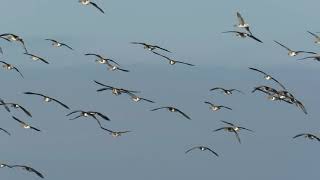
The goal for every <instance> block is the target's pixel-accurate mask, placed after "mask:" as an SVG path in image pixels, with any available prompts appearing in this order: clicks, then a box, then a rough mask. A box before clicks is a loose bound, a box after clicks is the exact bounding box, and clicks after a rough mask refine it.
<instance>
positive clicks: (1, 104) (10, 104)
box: [0, 99, 32, 117]
mask: <svg viewBox="0 0 320 180" xmlns="http://www.w3.org/2000/svg"><path fill="white" fill-rule="evenodd" d="M0 106H4V107H5V109H6V110H7V111H8V112H10V108H9V106H10V107H13V108H15V109H21V110H22V111H23V112H24V113H25V114H26V115H28V116H30V117H32V115H31V113H30V112H29V111H28V110H27V109H25V108H24V107H22V106H21V105H19V104H17V103H7V102H4V101H3V100H2V99H0Z"/></svg>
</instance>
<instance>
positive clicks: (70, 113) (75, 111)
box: [66, 110, 83, 116]
mask: <svg viewBox="0 0 320 180" xmlns="http://www.w3.org/2000/svg"><path fill="white" fill-rule="evenodd" d="M78 112H83V111H81V110H76V111H72V112H70V113H69V114H67V115H66V116H70V115H71V114H74V113H78Z"/></svg>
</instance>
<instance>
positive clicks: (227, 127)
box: [214, 121, 254, 143]
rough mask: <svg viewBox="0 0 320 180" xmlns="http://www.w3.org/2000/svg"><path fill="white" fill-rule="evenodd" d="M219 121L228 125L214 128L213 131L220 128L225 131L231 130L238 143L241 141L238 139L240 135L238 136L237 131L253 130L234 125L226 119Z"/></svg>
mask: <svg viewBox="0 0 320 180" xmlns="http://www.w3.org/2000/svg"><path fill="white" fill-rule="evenodd" d="M221 122H223V123H225V124H227V125H229V126H226V127H222V128H219V129H216V130H214V132H217V131H220V130H225V131H227V132H233V133H234V134H235V135H236V137H237V139H238V142H239V143H241V140H240V137H239V133H238V132H239V131H240V130H247V131H250V132H254V131H252V130H250V129H247V128H244V127H240V126H236V125H234V124H233V123H229V122H227V121H221Z"/></svg>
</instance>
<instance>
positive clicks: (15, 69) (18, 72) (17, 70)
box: [13, 67, 24, 78]
mask: <svg viewBox="0 0 320 180" xmlns="http://www.w3.org/2000/svg"><path fill="white" fill-rule="evenodd" d="M13 69H14V70H16V71H17V72H18V73H19V74H20V76H21V77H22V78H24V77H23V75H22V73H21V72H20V71H19V69H18V68H16V67H13Z"/></svg>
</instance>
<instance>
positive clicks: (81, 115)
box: [66, 110, 110, 127]
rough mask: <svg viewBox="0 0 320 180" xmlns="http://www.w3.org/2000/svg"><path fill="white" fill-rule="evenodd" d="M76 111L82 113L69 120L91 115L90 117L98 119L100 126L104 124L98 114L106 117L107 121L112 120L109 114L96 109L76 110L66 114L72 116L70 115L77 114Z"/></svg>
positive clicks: (103, 117)
mask: <svg viewBox="0 0 320 180" xmlns="http://www.w3.org/2000/svg"><path fill="white" fill-rule="evenodd" d="M75 113H80V115H78V116H76V117H74V118H71V119H69V120H75V119H78V118H80V117H89V116H90V117H92V118H94V119H95V120H96V121H97V123H98V124H99V126H100V127H102V124H101V122H100V120H99V119H98V118H97V117H96V115H97V116H99V117H101V118H102V119H104V120H106V121H110V119H109V118H108V117H107V116H105V115H103V114H102V113H100V112H96V111H82V110H76V111H72V112H71V113H69V114H67V115H66V116H70V115H72V114H75Z"/></svg>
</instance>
